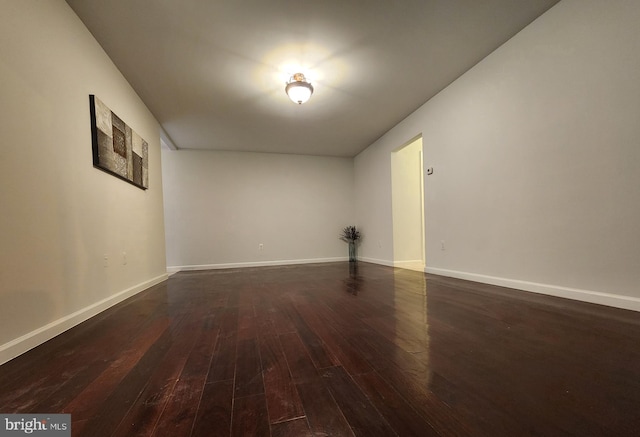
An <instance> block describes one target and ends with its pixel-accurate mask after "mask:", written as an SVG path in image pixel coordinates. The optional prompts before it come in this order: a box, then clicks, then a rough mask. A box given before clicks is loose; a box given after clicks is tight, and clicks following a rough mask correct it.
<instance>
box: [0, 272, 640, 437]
mask: <svg viewBox="0 0 640 437" xmlns="http://www.w3.org/2000/svg"><path fill="white" fill-rule="evenodd" d="M639 340H640V313H637V312H632V311H624V310H619V309H614V308H608V307H603V306H597V305H591V304H586V303H581V302H575V301H569V300H564V299H558V298H553V297H549V296H542V295H537V294H532V293H526V292H521V291H516V290H510V289H506V288H500V287H493V286H489V285H483V284H477V283H473V282H468V281H462V280H456V279H451V278H444V277H438V276H431V275H424V274H421V273H417V272H413V271H409V270H402V269H393V268H390V267H385V266H379V265H374V264H368V263H362V262H360V263H358V264H356V265H353V264H352V265H349V263H330V264H313V265H301V266H284V267H261V268H247V269H229V270H217V271H197V272H182V273H178V274H176V275H174V276H172V277H171V278H170V279H169V280H168V281H166V282H164V283H162V284H159V285H157V286H155V287H153V288H151V289H149V290H146V291H145V292H142V293H140V294H138V295H136V296H134V297H133V298H131V299H129V300H127V301H125V302H122V303H121V304H119V305H117V306H115V307H113V308H111V309H109V310H107V311H105V312H103V313H101V314H100V315H98V316H96V317H94V318H92V319H90V320H88V321H87V322H85V323H83V324H81V325H79V326H77V327H75V328H73V329H71V330H69V331H67V332H66V333H64V334H62V335H60V336H58V337H56V338H54V339H52V340H51V341H49V342H47V343H45V344H43V345H41V346H39V347H37V348H35V349H33V350H32V351H29V352H28V353H26V354H24V355H22V356H20V357H18V358H16V359H14V360H12V361H10V362H9V363H6V364H5V365H3V366H0V413H70V414H71V415H72V431H73V435H74V436H90V437H98V436H119V437H121V436H162V437H165V436H171V437H182V436H185V437H186V436H194V437H195V436H273V437H281V436H282V437H284V436H295V437H299V436H366V437H373V436H394V435H398V436H491V437H495V436H580V437H586V436H617V437H619V436H638V435H640V344H639V343H640V342H639Z"/></svg>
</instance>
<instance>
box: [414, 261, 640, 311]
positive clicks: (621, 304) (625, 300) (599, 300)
mask: <svg viewBox="0 0 640 437" xmlns="http://www.w3.org/2000/svg"><path fill="white" fill-rule="evenodd" d="M424 271H425V272H426V273H432V274H434V275H441V276H448V277H451V278H458V279H466V280H469V281H475V282H481V283H484V284H491V285H498V286H501V287H508V288H515V289H518V290H524V291H530V292H533V293H540V294H547V295H550V296H556V297H563V298H565V299H573V300H579V301H582V302H589V303H595V304H599V305H606V306H610V307H615V308H622V309H625V310H632V311H640V299H639V298H636V297H631V296H623V295H619V294H610V293H602V292H599V291H592V290H581V289H577V288H568V287H561V286H557V285H550V284H541V283H538V282H529V281H521V280H517V279H508V278H500V277H496V276H488V275H480V274H477V273H467V272H461V271H457V270H447V269H439V268H434V267H427V268H425V270H424Z"/></svg>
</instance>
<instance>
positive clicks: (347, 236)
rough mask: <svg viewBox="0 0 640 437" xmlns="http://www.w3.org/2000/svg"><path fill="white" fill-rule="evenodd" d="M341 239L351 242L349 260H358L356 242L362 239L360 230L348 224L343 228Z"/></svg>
mask: <svg viewBox="0 0 640 437" xmlns="http://www.w3.org/2000/svg"><path fill="white" fill-rule="evenodd" d="M340 239H341V240H342V241H346V242H347V243H349V262H355V261H357V258H356V242H357V241H358V240H360V231H358V230H357V229H356V227H355V226H347V227H345V228H344V229H343V230H342V234H341V235H340Z"/></svg>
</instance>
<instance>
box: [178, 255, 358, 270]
mask: <svg viewBox="0 0 640 437" xmlns="http://www.w3.org/2000/svg"><path fill="white" fill-rule="evenodd" d="M348 260H349V258H348V257H346V256H345V257H334V258H311V259H286V260H276V261H253V262H242V263H221V264H199V265H188V266H168V267H167V273H169V274H173V273H177V272H181V271H192V270H218V269H236V268H244V267H269V266H288V265H295V264H318V263H331V262H341V261H348Z"/></svg>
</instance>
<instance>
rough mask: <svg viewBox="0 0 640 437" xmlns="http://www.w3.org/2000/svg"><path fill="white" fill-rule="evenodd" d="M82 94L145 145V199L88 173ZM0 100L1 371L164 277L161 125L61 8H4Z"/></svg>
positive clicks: (58, 2) (59, 4)
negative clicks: (95, 100)
mask: <svg viewBox="0 0 640 437" xmlns="http://www.w3.org/2000/svg"><path fill="white" fill-rule="evenodd" d="M89 94H95V95H97V96H98V97H99V98H100V99H102V100H103V101H104V102H105V104H107V105H108V106H109V107H110V108H111V109H112V110H113V111H114V112H115V113H116V114H118V116H120V117H121V118H122V119H123V120H125V121H126V123H127V124H129V126H131V127H132V128H133V129H134V130H135V131H136V132H137V133H138V134H140V135H141V136H142V137H143V138H144V139H145V140H146V141H148V142H149V146H150V153H149V166H150V179H149V190H148V191H142V190H140V189H138V188H136V187H134V186H133V185H130V184H128V183H126V182H123V181H121V180H119V179H116V178H115V177H113V176H111V175H108V174H106V173H104V172H102V171H99V170H97V169H94V168H93V164H92V153H91V129H90V123H89V121H90V118H89ZM0 96H2V97H1V98H0V114H1V116H0V132H2V136H1V140H0V141H1V147H0V187H1V188H0V205H2V214H0V241H1V244H0V265H2V274H1V275H0V300H1V302H2V304H1V305H0V363H2V362H4V361H7V360H8V359H11V358H13V357H15V356H17V355H18V354H20V353H22V352H24V351H25V350H28V349H29V348H31V347H33V346H35V345H37V344H39V343H41V342H43V341H46V340H47V339H49V338H51V337H53V336H54V335H57V334H58V333H60V332H62V331H64V330H65V329H68V328H69V327H71V326H73V325H74V324H76V323H79V322H80V321H82V320H84V319H86V318H88V317H90V316H92V315H94V314H96V313H97V312H99V311H101V310H103V309H105V308H107V307H108V306H110V305H113V304H114V303H116V302H118V301H119V300H122V299H124V298H126V297H127V296H129V295H131V294H133V293H135V292H137V291H140V290H142V289H144V288H146V287H148V286H149V285H152V284H154V283H156V282H159V281H161V280H163V279H164V278H165V277H166V269H165V257H164V253H165V245H164V225H163V216H162V180H161V166H160V139H159V135H158V124H157V122H156V121H155V119H154V117H153V116H152V115H151V113H150V112H149V111H148V110H147V108H146V107H145V105H144V104H143V103H142V101H140V99H139V98H138V96H137V95H136V94H135V93H134V92H133V90H132V89H131V87H130V86H129V84H128V83H127V81H126V80H125V79H124V78H123V77H122V75H121V74H120V73H119V71H118V70H117V69H116V67H115V66H114V65H113V63H112V62H111V60H110V59H109V58H108V57H107V55H106V54H105V53H104V51H103V50H102V48H101V47H100V46H99V45H98V43H97V42H96V41H95V40H94V39H93V37H92V36H91V34H90V33H89V32H88V31H87V29H86V28H85V27H84V25H83V24H82V22H81V21H80V20H79V19H78V17H77V16H76V15H75V14H74V13H73V12H72V11H71V9H70V8H69V6H68V5H67V4H66V3H65V2H64V1H62V0H47V1H41V2H32V1H22V0H14V1H4V2H2V14H0ZM123 252H126V254H127V262H126V264H123V255H122V254H123ZM105 255H107V258H108V265H107V266H105V261H104V256H105Z"/></svg>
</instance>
